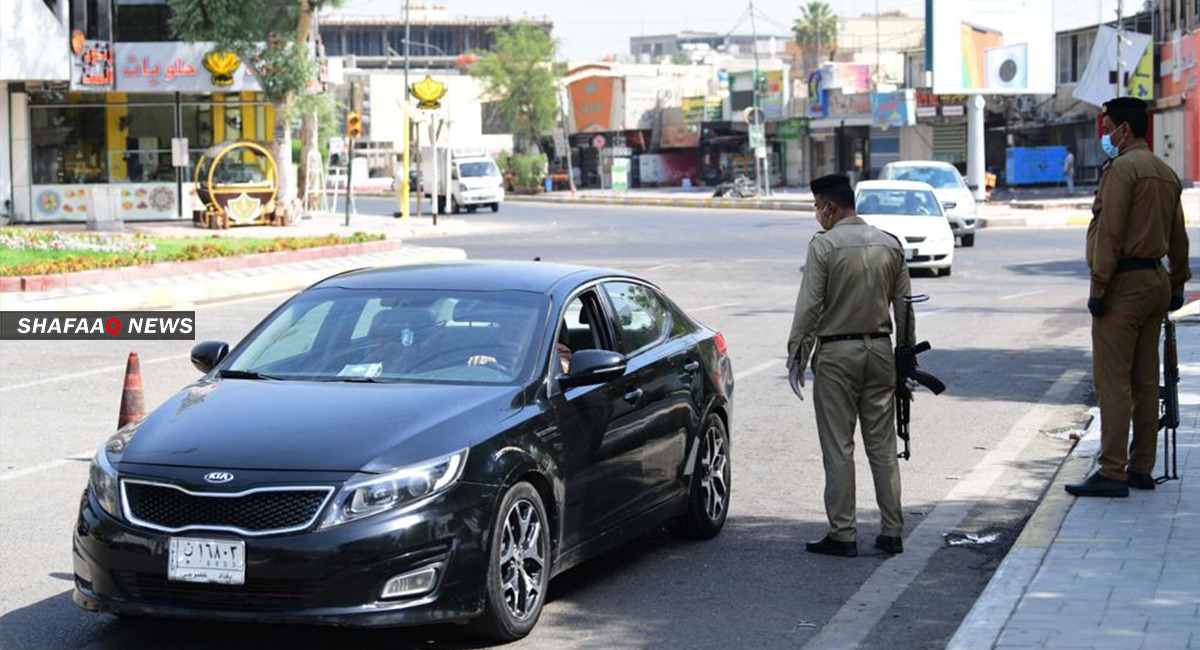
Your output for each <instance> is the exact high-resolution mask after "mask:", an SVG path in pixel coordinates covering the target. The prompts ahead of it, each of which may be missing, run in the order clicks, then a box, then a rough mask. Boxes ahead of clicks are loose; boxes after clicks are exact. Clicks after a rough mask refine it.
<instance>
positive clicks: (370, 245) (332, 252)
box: [0, 240, 404, 293]
mask: <svg viewBox="0 0 1200 650" xmlns="http://www.w3.org/2000/svg"><path fill="white" fill-rule="evenodd" d="M403 245H404V244H403V242H402V241H400V240H384V241H371V242H362V243H358V244H341V245H337V246H320V247H315V248H304V249H301V250H296V251H281V252H278V253H251V254H248V255H233V256H229V257H215V258H210V259H204V260H196V261H191V262H160V263H158V264H145V265H141V266H123V267H115V268H111V269H93V270H90V271H78V272H75V273H53V274H47V275H23V276H10V277H3V278H0V292H5V293H12V292H26V291H32V292H37V291H50V290H54V289H66V288H70V287H85V286H94V285H99V284H111V283H113V282H133V281H136V280H149V279H153V278H162V277H172V276H180V275H192V274H195V273H211V272H215V271H236V270H240V269H248V268H257V267H263V266H277V265H281V264H292V263H295V262H310V261H313V260H320V259H328V258H332V257H347V256H351V255H370V254H373V253H386V252H390V251H394V250H398V249H400V248H401V247H402V246H403Z"/></svg>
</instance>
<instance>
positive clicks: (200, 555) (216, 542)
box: [167, 537, 246, 585]
mask: <svg viewBox="0 0 1200 650" xmlns="http://www.w3.org/2000/svg"><path fill="white" fill-rule="evenodd" d="M167 579H168V580H176V581H180V582H207V583H215V584H222V585H240V584H245V582H246V543H245V542H243V541H240V540H226V539H201V538H196V537H172V538H171V543H170V547H169V551H168V558H167Z"/></svg>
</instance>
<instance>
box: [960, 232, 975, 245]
mask: <svg viewBox="0 0 1200 650" xmlns="http://www.w3.org/2000/svg"><path fill="white" fill-rule="evenodd" d="M962 245H963V248H971V247H972V246H974V245H975V233H971V234H969V235H963V236H962Z"/></svg>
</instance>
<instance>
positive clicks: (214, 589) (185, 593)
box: [113, 571, 321, 610]
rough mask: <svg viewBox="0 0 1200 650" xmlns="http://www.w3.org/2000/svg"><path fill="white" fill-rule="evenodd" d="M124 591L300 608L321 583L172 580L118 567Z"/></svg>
mask: <svg viewBox="0 0 1200 650" xmlns="http://www.w3.org/2000/svg"><path fill="white" fill-rule="evenodd" d="M113 578H114V579H115V580H116V583H117V586H118V587H119V588H120V589H121V592H122V593H124V594H125V596H126V597H127V598H129V599H131V600H138V601H143V602H155V603H170V604H172V605H183V606H191V607H201V608H212V609H236V610H280V609H299V608H303V607H306V606H309V605H312V604H313V603H314V602H315V601H316V599H317V595H318V594H319V593H320V590H321V584H320V583H319V582H316V581H304V580H254V582H253V584H245V585H216V584H200V583H187V582H172V581H170V580H167V577H166V576H165V575H163V574H153V573H135V572H133V571H114V572H113Z"/></svg>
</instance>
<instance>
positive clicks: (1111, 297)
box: [1066, 97, 1191, 497]
mask: <svg viewBox="0 0 1200 650" xmlns="http://www.w3.org/2000/svg"><path fill="white" fill-rule="evenodd" d="M1101 112H1102V113H1103V116H1104V135H1103V137H1102V138H1101V142H1100V146H1101V147H1102V148H1103V149H1104V152H1105V154H1107V155H1108V157H1109V160H1108V161H1107V162H1106V163H1105V164H1104V167H1103V171H1102V172H1101V176H1100V188H1099V189H1098V190H1097V192H1096V198H1095V201H1093V203H1092V221H1091V223H1090V224H1088V231H1087V264H1088V269H1090V271H1091V287H1090V290H1089V293H1088V302H1087V306H1088V311H1089V312H1091V314H1092V378H1093V382H1094V383H1095V386H1096V397H1097V398H1098V400H1099V402H1100V467H1099V469H1098V470H1097V471H1096V472H1095V473H1093V474H1092V475H1091V476H1089V477H1088V478H1087V480H1085V481H1083V482H1082V483H1075V484H1071V485H1068V486H1066V490H1067V492H1069V493H1071V494H1073V495H1075V496H1085V497H1126V496H1129V488H1130V487H1133V488H1136V489H1141V490H1153V489H1154V486H1155V481H1154V478H1153V477H1152V476H1151V472H1153V471H1154V461H1155V451H1156V448H1157V444H1158V414H1159V406H1158V399H1159V395H1158V384H1159V373H1158V370H1159V365H1158V341H1159V337H1160V336H1161V333H1162V322H1163V318H1164V317H1165V315H1166V313H1167V311H1168V310H1169V311H1175V310H1177V309H1179V308H1180V307H1182V306H1183V286H1184V283H1186V282H1187V281H1188V279H1189V278H1190V277H1191V271H1190V270H1189V269H1188V237H1187V231H1186V230H1185V229H1184V216H1183V203H1182V202H1181V201H1180V195H1181V192H1182V188H1181V186H1180V183H1179V178H1178V177H1177V176H1175V173H1174V172H1173V171H1172V170H1171V168H1170V167H1169V166H1167V164H1166V163H1165V162H1163V161H1162V160H1160V159H1159V158H1158V157H1157V156H1155V155H1154V154H1153V153H1152V152H1151V151H1150V148H1149V147H1148V146H1147V145H1146V140H1145V137H1146V125H1147V117H1148V116H1147V114H1146V102H1144V101H1142V100H1140V99H1137V98H1133V97H1118V98H1116V99H1113V100H1111V101H1108V102H1106V103H1105V104H1104V106H1103V108H1102V109H1101ZM1163 257H1166V258H1167V261H1168V264H1169V265H1170V271H1169V272H1168V271H1167V270H1166V269H1164V268H1163V265H1162V258H1163ZM1131 422H1132V424H1133V440H1132V442H1131V441H1130V438H1129V429H1130V423H1131Z"/></svg>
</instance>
